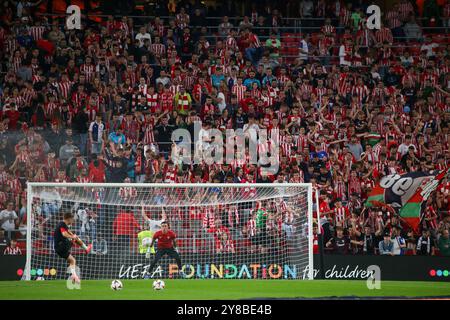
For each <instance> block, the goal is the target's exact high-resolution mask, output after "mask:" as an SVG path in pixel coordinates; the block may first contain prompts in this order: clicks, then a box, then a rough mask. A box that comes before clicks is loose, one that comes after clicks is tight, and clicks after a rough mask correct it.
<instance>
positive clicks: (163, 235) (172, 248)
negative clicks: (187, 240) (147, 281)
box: [146, 221, 184, 277]
mask: <svg viewBox="0 0 450 320" xmlns="http://www.w3.org/2000/svg"><path fill="white" fill-rule="evenodd" d="M176 237H177V236H176V234H175V232H173V231H172V230H170V229H169V225H168V224H167V222H165V221H163V222H161V230H159V231H157V232H155V234H154V235H153V238H152V241H151V242H150V248H151V247H152V246H153V243H154V242H155V240H158V242H157V247H158V249H157V250H156V255H155V259H154V260H153V261H152V263H151V265H150V268H149V269H148V273H150V272H151V271H152V270H153V268H154V267H155V265H156V263H157V262H158V261H159V260H160V259H161V258H162V257H163V256H164V255H166V254H167V255H168V256H169V257H171V258H174V259H175V261H176V262H177V266H178V270H179V273H180V275H181V276H182V277H184V272H183V271H182V270H181V258H180V255H179V254H178V249H177V243H176V240H175V239H176ZM146 258H149V255H146Z"/></svg>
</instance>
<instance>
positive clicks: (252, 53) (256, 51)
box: [245, 47, 262, 66]
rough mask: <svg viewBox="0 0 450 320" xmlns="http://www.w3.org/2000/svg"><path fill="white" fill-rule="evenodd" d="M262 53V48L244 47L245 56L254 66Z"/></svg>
mask: <svg viewBox="0 0 450 320" xmlns="http://www.w3.org/2000/svg"><path fill="white" fill-rule="evenodd" d="M261 54H262V48H261V47H259V48H247V49H245V57H246V58H247V59H249V60H250V61H251V62H252V64H253V65H254V66H256V64H257V63H258V61H259V59H260V57H261Z"/></svg>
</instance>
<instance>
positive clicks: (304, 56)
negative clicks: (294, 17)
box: [299, 34, 309, 60]
mask: <svg viewBox="0 0 450 320" xmlns="http://www.w3.org/2000/svg"><path fill="white" fill-rule="evenodd" d="M308 39H309V35H308V34H306V35H305V37H304V38H303V39H302V41H300V47H299V50H300V55H299V58H300V60H308V53H309V47H308Z"/></svg>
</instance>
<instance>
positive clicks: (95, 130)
mask: <svg viewBox="0 0 450 320" xmlns="http://www.w3.org/2000/svg"><path fill="white" fill-rule="evenodd" d="M104 130H105V125H104V124H103V122H102V116H101V115H100V114H97V115H96V116H95V121H93V122H91V124H90V126H89V140H90V141H91V152H92V153H95V154H100V153H101V152H102V150H103V141H104V139H103V136H104Z"/></svg>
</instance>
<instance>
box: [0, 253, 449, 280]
mask: <svg viewBox="0 0 450 320" xmlns="http://www.w3.org/2000/svg"><path fill="white" fill-rule="evenodd" d="M223 258H225V257H222V259H218V258H217V257H216V256H210V257H207V256H204V255H203V256H202V257H201V259H199V260H197V259H195V260H192V261H196V262H192V263H188V262H186V263H185V265H186V273H187V274H188V275H191V278H202V277H204V278H211V275H212V276H213V277H214V278H224V279H226V278H230V279H236V278H241V279H248V278H259V279H261V278H265V279H283V278H286V279H293V278H306V275H307V272H308V270H306V269H305V270H296V268H295V267H293V266H292V265H289V264H287V263H277V262H276V261H268V260H261V261H256V260H252V261H244V260H241V261H236V260H235V259H234V260H233V259H223ZM316 258H317V259H315V268H316V269H315V274H316V275H317V274H318V271H319V270H318V268H319V267H318V266H319V263H318V257H316ZM89 259H90V260H91V261H90V263H89V265H90V268H89V269H88V267H87V265H86V260H85V257H83V256H80V257H79V258H78V261H79V264H80V268H81V273H82V275H83V276H84V278H85V279H86V278H87V279H89V278H91V279H99V278H102V275H106V274H111V275H115V276H114V277H115V278H120V279H142V278H145V275H144V274H145V272H144V271H145V270H146V268H148V263H149V262H148V260H145V259H144V258H143V257H136V256H129V257H128V258H124V259H122V261H116V262H114V263H111V259H110V257H109V258H108V257H107V256H96V257H89ZM24 265H25V256H0V280H20V279H21V276H22V274H23V268H24ZM371 265H377V266H379V267H380V270H381V280H398V281H446V282H450V276H449V272H450V270H449V269H450V268H449V266H450V257H425V256H397V257H388V256H340V255H325V259H324V267H325V277H326V279H340V280H364V279H366V278H367V277H368V276H369V273H368V272H367V267H369V266H371ZM92 266H97V268H94V269H95V270H93V268H92ZM100 266H101V267H100ZM159 267H160V268H159V269H158V268H157V269H156V270H155V272H156V274H155V275H157V276H158V277H161V278H167V277H171V276H172V275H175V274H176V265H174V264H173V263H172V262H171V261H169V260H166V259H164V260H163V261H162V263H161V265H160V266H159ZM33 270H34V271H33ZM160 272H161V273H160ZM33 273H34V275H33V276H32V279H36V278H37V277H38V276H41V277H44V278H45V279H65V278H67V274H66V265H65V263H64V261H62V259H56V258H53V257H48V259H47V265H42V266H36V267H35V269H32V274H33ZM103 277H104V276H103Z"/></svg>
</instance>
